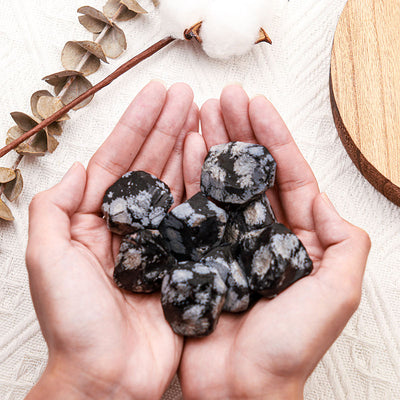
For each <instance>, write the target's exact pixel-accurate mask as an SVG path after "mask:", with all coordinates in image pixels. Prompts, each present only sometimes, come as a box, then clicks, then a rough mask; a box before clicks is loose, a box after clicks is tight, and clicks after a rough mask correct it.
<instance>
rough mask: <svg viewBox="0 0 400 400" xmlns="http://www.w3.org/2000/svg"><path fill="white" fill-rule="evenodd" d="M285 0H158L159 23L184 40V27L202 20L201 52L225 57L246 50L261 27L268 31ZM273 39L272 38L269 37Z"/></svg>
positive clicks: (169, 32) (256, 36) (253, 41)
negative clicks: (159, 0)
mask: <svg viewBox="0 0 400 400" xmlns="http://www.w3.org/2000/svg"><path fill="white" fill-rule="evenodd" d="M285 3H286V4H287V0H246V1H243V0H161V4H160V12H161V18H162V26H163V27H164V29H165V31H166V33H167V34H168V35H171V36H173V37H176V38H178V39H183V38H184V35H183V32H184V31H185V29H188V28H190V27H192V26H193V25H194V24H196V23H198V22H200V21H202V22H203V23H202V26H201V28H200V33H199V34H200V38H201V39H202V41H203V43H202V45H203V49H204V51H205V52H206V53H207V54H208V55H209V56H210V57H213V58H221V59H226V58H229V57H232V56H240V55H243V54H245V53H247V52H249V51H250V50H251V49H252V48H253V46H254V43H255V41H256V40H257V39H258V37H259V32H260V28H264V29H265V31H266V32H267V33H268V26H269V25H270V23H271V21H272V18H273V16H274V15H275V14H276V13H277V11H278V10H279V8H280V7H282V6H283V5H284V4H285ZM272 40H273V38H272Z"/></svg>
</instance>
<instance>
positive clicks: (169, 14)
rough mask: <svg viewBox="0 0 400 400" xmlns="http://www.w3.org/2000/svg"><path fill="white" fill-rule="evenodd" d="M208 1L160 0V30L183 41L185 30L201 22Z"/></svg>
mask: <svg viewBox="0 0 400 400" xmlns="http://www.w3.org/2000/svg"><path fill="white" fill-rule="evenodd" d="M208 2H209V0H161V1H160V14H161V20H162V28H163V30H164V31H165V33H166V34H167V35H171V36H173V37H174V38H177V39H184V34H183V32H184V31H185V29H188V28H190V27H192V26H193V25H194V24H196V23H197V22H200V21H203V20H204V18H205V13H206V10H207V4H208Z"/></svg>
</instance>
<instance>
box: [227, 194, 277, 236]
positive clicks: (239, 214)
mask: <svg viewBox="0 0 400 400" xmlns="http://www.w3.org/2000/svg"><path fill="white" fill-rule="evenodd" d="M228 215H229V217H228V223H227V224H226V229H225V235H224V242H225V243H230V244H237V243H239V242H240V240H241V239H242V238H243V236H244V235H245V234H246V233H247V232H251V231H254V230H258V229H262V228H266V227H267V226H269V225H272V224H273V223H276V222H277V221H276V217H275V214H274V212H273V211H272V208H271V205H270V203H269V200H268V198H267V195H266V194H265V193H263V194H261V195H259V196H257V197H255V198H254V199H253V200H250V201H249V202H248V203H246V204H243V205H241V206H237V207H230V210H229V211H228Z"/></svg>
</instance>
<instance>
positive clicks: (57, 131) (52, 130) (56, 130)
mask: <svg viewBox="0 0 400 400" xmlns="http://www.w3.org/2000/svg"><path fill="white" fill-rule="evenodd" d="M44 130H45V131H46V132H47V133H48V134H49V135H52V136H54V135H55V136H60V135H61V134H62V131H63V130H62V127H61V125H60V124H58V123H57V122H53V123H52V124H50V125H49V126H47V127H46V128H44Z"/></svg>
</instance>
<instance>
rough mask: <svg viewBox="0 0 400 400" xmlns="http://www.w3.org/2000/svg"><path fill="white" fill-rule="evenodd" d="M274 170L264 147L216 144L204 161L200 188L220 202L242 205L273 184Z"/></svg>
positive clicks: (272, 162) (245, 144)
mask: <svg viewBox="0 0 400 400" xmlns="http://www.w3.org/2000/svg"><path fill="white" fill-rule="evenodd" d="M275 171H276V163H275V160H274V159H273V158H272V156H271V154H270V153H269V151H268V150H267V149H266V148H265V147H264V146H261V145H259V144H251V143H242V142H231V143H227V144H221V145H216V146H213V147H211V149H210V151H209V153H208V155H207V157H206V159H205V161H204V164H203V168H202V172H201V190H202V191H203V193H205V194H206V195H207V196H209V197H211V198H212V199H214V200H216V201H219V202H221V203H232V204H243V203H246V202H247V201H249V200H250V199H252V198H253V197H254V196H255V195H257V194H260V193H262V192H265V191H266V190H267V189H268V188H270V187H272V186H273V185H274V182H275Z"/></svg>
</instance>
